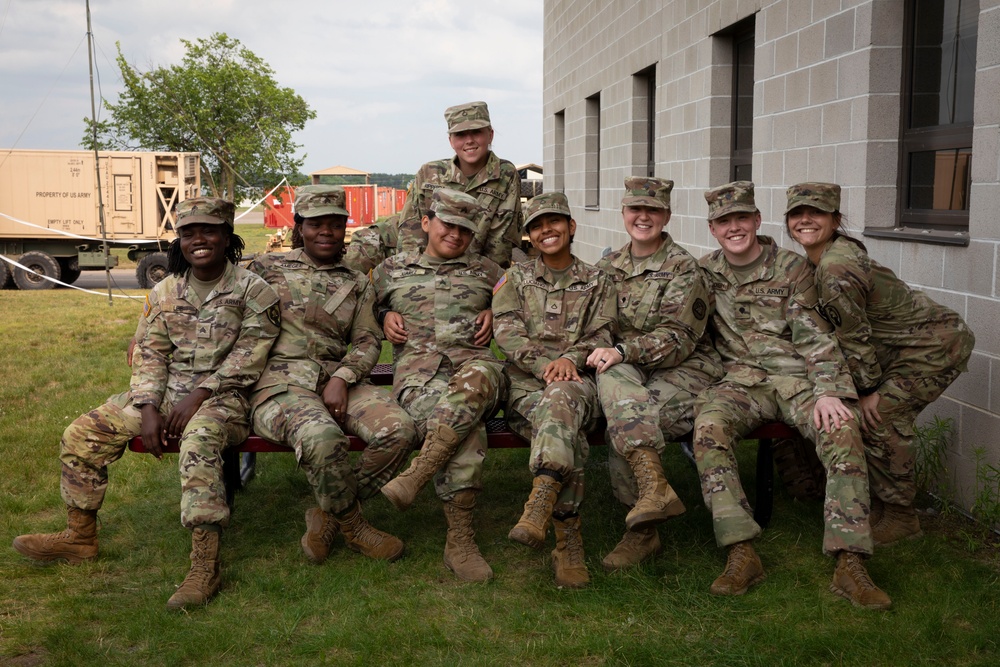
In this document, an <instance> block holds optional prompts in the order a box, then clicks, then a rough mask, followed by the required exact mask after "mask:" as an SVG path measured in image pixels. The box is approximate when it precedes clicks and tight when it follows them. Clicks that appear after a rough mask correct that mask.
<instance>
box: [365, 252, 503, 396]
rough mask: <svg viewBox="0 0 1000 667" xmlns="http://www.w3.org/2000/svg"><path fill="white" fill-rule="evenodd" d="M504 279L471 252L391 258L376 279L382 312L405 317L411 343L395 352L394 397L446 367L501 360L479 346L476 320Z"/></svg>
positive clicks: (376, 272)
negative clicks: (446, 257) (446, 256)
mask: <svg viewBox="0 0 1000 667" xmlns="http://www.w3.org/2000/svg"><path fill="white" fill-rule="evenodd" d="M502 275H503V270H502V269H501V268H500V267H499V266H497V264H496V263H495V262H493V261H492V260H490V259H487V258H485V257H479V256H476V255H472V254H470V253H468V252H466V253H465V254H464V255H462V256H461V257H457V258H455V259H449V260H440V261H437V260H435V259H434V258H431V257H429V256H428V255H426V254H424V253H421V252H407V253H401V254H399V255H396V256H394V257H390V258H389V259H387V260H386V261H385V262H384V263H383V264H382V265H381V266H379V267H377V268H376V269H375V270H374V271H373V272H372V276H371V281H372V285H373V286H374V288H375V294H376V297H377V299H378V304H379V306H380V307H383V308H389V309H390V310H393V311H395V312H397V313H399V314H400V315H402V316H403V321H404V322H405V323H406V330H407V334H408V336H407V340H406V342H405V343H403V344H402V345H395V346H394V347H393V359H394V365H395V368H394V372H393V395H394V396H395V397H396V398H399V395H400V394H401V393H402V392H403V391H404V390H405V389H407V388H409V387H422V386H424V385H425V384H427V383H428V382H429V381H430V380H431V378H433V377H434V375H435V374H436V373H437V372H438V369H439V368H440V367H441V366H442V364H445V365H448V364H450V366H451V367H452V368H458V367H459V366H461V365H462V364H464V363H465V362H467V361H470V360H473V359H477V360H480V361H486V362H489V363H497V364H499V361H498V360H497V358H496V357H495V356H494V355H493V352H491V351H490V349H489V347H478V346H476V345H475V344H474V343H473V339H474V337H475V334H476V329H477V328H478V327H477V326H476V317H477V316H478V315H479V313H481V312H482V311H484V310H489V308H490V301H491V298H492V294H493V286H494V285H496V283H497V281H499V280H500V277H501V276H502Z"/></svg>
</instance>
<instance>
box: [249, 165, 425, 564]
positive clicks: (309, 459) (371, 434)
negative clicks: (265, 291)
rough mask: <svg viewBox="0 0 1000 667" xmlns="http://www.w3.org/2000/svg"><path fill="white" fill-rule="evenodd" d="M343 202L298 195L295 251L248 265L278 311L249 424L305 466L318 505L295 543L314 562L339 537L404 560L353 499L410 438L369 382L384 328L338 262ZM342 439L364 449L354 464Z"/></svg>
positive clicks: (400, 455) (358, 280)
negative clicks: (354, 439) (356, 440)
mask: <svg viewBox="0 0 1000 667" xmlns="http://www.w3.org/2000/svg"><path fill="white" fill-rule="evenodd" d="M345 200H346V198H345V194H344V189H343V188H342V187H340V186H337V185H323V186H313V187H312V188H311V189H309V190H300V191H299V192H298V194H297V196H296V198H295V229H296V231H297V238H300V239H301V240H302V247H301V248H296V249H293V250H292V251H291V252H289V253H288V254H273V253H269V254H267V255H264V256H263V257H261V258H260V259H258V260H256V261H254V262H253V264H251V265H250V269H251V270H252V271H254V272H256V273H258V274H259V275H260V276H262V277H263V278H264V279H265V280H266V281H267V282H268V283H269V284H271V285H273V286H274V289H275V290H276V291H277V292H278V296H279V298H280V302H281V313H282V316H281V319H282V326H281V335H280V336H279V337H278V341H277V342H276V343H275V345H274V349H273V350H271V356H270V358H269V359H268V361H267V367H266V368H265V369H264V372H263V374H262V375H261V377H260V380H259V381H258V382H257V384H256V386H255V387H254V392H253V395H252V396H251V399H250V400H251V406H252V408H253V427H254V431H256V433H257V434H258V435H261V436H263V437H264V438H267V439H268V440H272V441H274V442H280V443H285V444H287V445H289V446H290V447H292V448H294V449H295V456H296V458H297V459H298V461H299V465H301V466H302V468H303V469H304V470H305V473H306V478H307V479H308V480H309V483H310V485H311V486H312V489H313V494H314V495H315V497H316V503H317V505H318V507H312V508H310V509H308V510H307V511H306V532H305V534H304V535H303V536H302V540H301V544H302V550H303V551H304V552H305V554H306V556H307V557H308V558H309V559H310V560H311V561H313V562H314V563H322V562H323V561H325V560H326V558H327V556H328V555H329V553H330V547H331V544H332V542H333V539H334V537H335V536H336V534H337V533H338V531H339V532H340V533H342V534H343V536H344V540H345V542H346V543H347V546H348V547H349V548H351V549H353V550H354V551H358V552H360V553H362V554H364V555H365V556H368V557H370V558H376V559H383V560H389V561H392V560H396V559H397V558H399V557H400V556H401V555H402V554H403V543H402V542H401V541H400V540H399V539H397V538H396V537H393V536H392V535H389V534H388V533H384V532H382V531H380V530H377V529H376V528H374V527H372V526H371V525H370V524H369V523H368V522H367V521H365V519H364V517H363V516H362V514H361V505H360V500H362V499H365V498H369V497H371V496H373V495H374V494H375V493H376V492H377V491H378V489H379V488H380V487H381V486H382V484H384V483H385V482H386V481H388V480H389V479H390V478H391V477H392V475H394V474H395V473H396V471H397V470H398V469H399V467H400V466H401V465H402V464H403V462H404V461H405V460H406V457H407V456H408V455H409V453H410V450H411V449H412V447H413V444H414V442H415V440H416V429H415V427H414V425H413V421H412V420H411V419H410V417H409V415H407V414H406V412H405V411H403V410H402V409H401V408H400V407H399V406H398V405H397V404H396V403H395V402H394V401H393V400H392V399H391V398H390V397H389V395H388V393H387V392H386V391H384V390H383V389H380V388H379V387H375V386H373V385H372V384H371V383H370V382H368V380H367V377H368V373H369V372H370V371H371V369H372V366H374V365H375V362H377V361H378V357H379V354H380V353H381V351H382V332H381V330H380V329H379V327H378V323H377V322H376V321H375V313H374V303H375V295H374V292H373V291H372V289H371V286H370V285H369V284H368V279H367V277H366V276H365V275H364V274H362V273H358V272H357V271H352V270H351V269H349V268H347V267H346V266H344V265H343V264H341V263H340V259H341V257H342V255H343V252H344V234H345V231H346V225H347V209H346V208H345V203H346V201H345ZM349 345H350V350H348V346H349ZM345 433H353V434H355V435H357V436H358V437H360V438H361V439H362V440H364V441H365V443H366V445H367V446H366V447H365V450H364V452H363V453H362V455H361V457H360V458H359V460H358V462H357V465H356V467H353V468H352V466H351V462H350V459H349V457H348V451H347V450H348V444H349V442H348V439H347V436H346V435H345Z"/></svg>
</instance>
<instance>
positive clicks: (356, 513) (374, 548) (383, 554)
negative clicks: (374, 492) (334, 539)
mask: <svg viewBox="0 0 1000 667" xmlns="http://www.w3.org/2000/svg"><path fill="white" fill-rule="evenodd" d="M335 518H336V520H337V524H338V525H339V526H340V532H342V533H343V534H344V540H345V541H346V542H347V546H348V547H349V548H350V549H351V550H353V551H357V552H358V553H359V554H362V555H363V556H368V557H369V558H375V559H377V560H387V561H390V562H391V561H394V560H397V559H398V558H399V557H400V556H402V555H403V542H402V540H400V539H399V538H398V537H394V536H392V535H390V534H389V533H384V532H382V531H381V530H379V529H378V528H375V527H374V526H372V525H371V524H370V523H368V522H367V521H365V518H364V517H363V516H361V505H360V504H359V503H358V502H355V503H354V505H353V506H352V507H351V508H350V509H348V510H347V511H346V512H344V513H343V514H340V515H337V516H335Z"/></svg>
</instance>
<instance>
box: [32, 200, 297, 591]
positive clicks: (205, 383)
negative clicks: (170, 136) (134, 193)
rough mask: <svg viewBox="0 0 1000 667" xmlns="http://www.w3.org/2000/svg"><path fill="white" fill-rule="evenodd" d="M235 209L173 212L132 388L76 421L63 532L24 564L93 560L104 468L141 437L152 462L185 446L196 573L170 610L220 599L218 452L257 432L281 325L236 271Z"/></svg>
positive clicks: (194, 204) (45, 540) (258, 285)
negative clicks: (252, 410) (169, 445)
mask: <svg viewBox="0 0 1000 667" xmlns="http://www.w3.org/2000/svg"><path fill="white" fill-rule="evenodd" d="M234 210H235V207H234V206H233V204H232V202H228V201H225V200H222V199H214V198H207V197H199V198H195V199H187V200H185V201H182V202H181V203H180V204H179V205H178V207H177V223H176V227H175V228H176V230H177V235H178V239H177V240H175V241H174V242H173V243H172V244H171V245H170V248H169V250H168V253H167V257H168V269H169V271H170V275H168V276H167V277H166V278H165V279H164V280H163V281H161V282H160V283H158V284H157V285H156V286H155V287H153V289H152V291H151V292H150V293H149V295H148V296H147V297H146V307H145V310H144V312H143V317H142V320H141V322H140V325H139V327H138V329H137V332H136V340H137V341H138V345H137V347H136V350H135V354H136V358H137V363H136V364H135V366H134V368H133V372H132V381H131V388H130V389H129V391H126V392H124V393H121V394H118V395H116V396H112V397H111V398H109V399H108V402H107V403H105V404H104V405H102V406H100V407H99V408H97V409H95V410H92V411H90V412H88V413H87V414H85V415H82V416H80V417H79V418H77V419H76V421H74V422H73V423H72V424H70V425H69V427H67V429H66V432H65V433H64V434H63V439H62V442H61V443H60V450H61V451H60V459H61V460H62V483H61V487H62V489H61V490H62V498H63V500H64V501H65V503H66V505H67V507H68V513H69V520H68V527H67V529H66V530H65V531H64V532H62V533H53V534H48V535H22V536H20V537H18V538H16V539H15V540H14V548H15V549H17V550H18V551H19V552H20V553H22V554H24V555H25V556H28V557H29V558H33V559H36V560H44V561H49V560H56V559H65V560H67V561H69V562H70V563H74V564H75V563H79V562H82V561H88V560H93V559H94V558H96V557H97V511H98V510H99V509H100V507H101V504H102V503H103V501H104V494H105V491H106V490H107V486H108V470H107V467H108V464H110V463H113V462H114V461H117V460H118V459H119V458H121V456H122V454H123V453H124V452H125V448H126V446H127V445H128V443H129V441H130V440H131V439H132V438H133V437H135V436H136V435H139V434H141V435H142V438H143V443H144V444H145V446H146V448H147V449H148V450H149V451H150V452H151V453H152V454H153V455H154V456H156V457H157V458H162V449H163V444H164V443H165V441H166V439H167V438H178V439H179V440H180V458H179V461H178V468H179V470H180V477H181V523H182V524H183V525H184V527H185V528H188V529H190V530H191V531H192V551H191V570H190V572H189V573H188V575H187V577H186V578H185V579H184V582H183V583H182V584H181V586H180V587H179V588H178V589H177V591H176V593H174V595H173V596H171V598H170V600H169V601H168V602H167V606H168V607H169V608H172V609H181V608H184V607H188V606H192V605H199V604H205V603H207V602H208V601H209V600H210V599H211V598H212V596H213V595H214V594H215V593H216V591H218V589H219V584H220V579H221V568H220V563H219V535H220V532H221V530H222V528H224V527H226V526H227V525H228V523H229V506H228V505H227V504H226V491H225V487H224V484H223V479H222V451H223V449H225V448H226V447H229V446H233V445H239V444H240V443H242V442H243V440H245V439H246V437H247V435H248V434H249V432H250V426H249V422H248V414H249V406H248V403H247V398H246V396H247V392H248V390H249V388H250V386H251V385H253V383H254V382H255V381H256V380H257V378H258V377H259V376H260V373H261V370H262V369H263V368H264V362H265V360H266V358H267V353H268V350H269V349H270V348H271V345H272V344H273V343H274V340H275V337H276V336H277V335H278V327H279V326H280V323H281V322H280V311H279V309H278V306H277V297H276V296H275V294H274V292H273V291H272V290H271V288H270V287H268V286H267V284H266V283H265V282H264V281H263V280H261V279H260V278H259V277H258V276H256V275H254V274H252V273H250V272H248V271H246V270H244V269H242V268H240V267H239V266H237V265H236V263H237V262H238V261H239V259H240V255H241V251H242V249H243V241H242V239H240V237H238V236H236V235H235V234H234V233H233V212H234Z"/></svg>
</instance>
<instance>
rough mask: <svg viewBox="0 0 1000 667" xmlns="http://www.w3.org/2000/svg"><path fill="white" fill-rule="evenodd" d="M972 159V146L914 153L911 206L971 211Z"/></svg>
mask: <svg viewBox="0 0 1000 667" xmlns="http://www.w3.org/2000/svg"><path fill="white" fill-rule="evenodd" d="M971 162H972V149H971V148H954V149H948V150H942V151H922V152H919V153H911V154H910V182H909V193H910V200H909V206H908V208H911V209H929V210H938V211H967V210H969V189H970V188H971V186H972V180H971V177H970V173H969V167H970V166H971V164H970V163H971Z"/></svg>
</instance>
